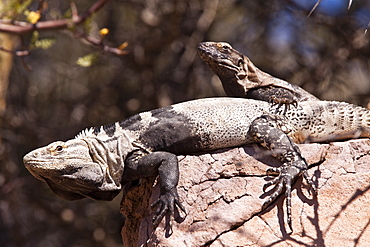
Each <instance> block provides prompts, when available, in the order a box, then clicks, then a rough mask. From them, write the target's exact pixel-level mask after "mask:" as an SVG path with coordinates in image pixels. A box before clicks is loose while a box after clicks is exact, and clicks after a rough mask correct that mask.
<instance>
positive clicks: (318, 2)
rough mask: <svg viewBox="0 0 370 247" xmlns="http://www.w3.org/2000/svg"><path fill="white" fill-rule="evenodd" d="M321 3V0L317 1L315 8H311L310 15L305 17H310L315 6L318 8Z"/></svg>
mask: <svg viewBox="0 0 370 247" xmlns="http://www.w3.org/2000/svg"><path fill="white" fill-rule="evenodd" d="M321 1H322V0H317V2H316V3H315V6H313V8H312V9H311V11H310V13H309V14H308V15H307V18H308V17H310V16H311V15H312V13H313V12H314V11H315V9H316V8H317V6H319V4H320V3H321Z"/></svg>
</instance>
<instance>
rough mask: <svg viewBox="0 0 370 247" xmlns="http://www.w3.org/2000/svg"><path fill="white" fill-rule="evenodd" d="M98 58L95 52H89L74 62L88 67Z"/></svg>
mask: <svg viewBox="0 0 370 247" xmlns="http://www.w3.org/2000/svg"><path fill="white" fill-rule="evenodd" d="M97 60H98V54H97V53H90V54H88V55H86V56H83V57H79V58H78V59H77V61H76V64H78V65H80V66H81V67H90V66H91V65H93V64H94V63H95V62H96V61H97Z"/></svg>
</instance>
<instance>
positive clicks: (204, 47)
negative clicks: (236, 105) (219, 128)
mask: <svg viewBox="0 0 370 247" xmlns="http://www.w3.org/2000/svg"><path fill="white" fill-rule="evenodd" d="M198 53H199V56H200V57H201V58H202V59H203V61H204V62H206V63H207V64H208V66H209V67H210V69H211V70H212V71H213V72H214V73H215V74H216V75H217V76H218V77H219V78H220V80H221V82H222V86H223V88H224V90H225V92H226V94H227V95H228V96H233V97H242V98H251V99H258V100H264V101H268V102H272V103H275V104H278V105H280V106H281V105H285V106H287V107H289V106H290V104H292V105H297V103H298V102H301V101H307V100H319V99H318V98H316V97H315V96H313V95H312V94H310V93H308V92H307V91H305V90H304V89H302V88H300V87H298V86H297V85H294V84H290V83H289V82H286V81H283V80H281V79H278V78H275V77H273V76H271V75H269V74H267V73H265V72H263V71H261V70H260V69H258V68H257V67H256V66H255V65H254V64H253V63H252V62H251V60H249V58H248V57H247V56H245V55H243V54H242V53H240V52H239V51H237V50H235V49H233V48H232V47H231V45H230V44H228V43H226V42H202V43H200V44H199V45H198Z"/></svg>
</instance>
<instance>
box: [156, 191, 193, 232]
mask: <svg viewBox="0 0 370 247" xmlns="http://www.w3.org/2000/svg"><path fill="white" fill-rule="evenodd" d="M175 206H177V208H179V209H180V210H181V211H182V212H183V213H184V214H185V216H184V218H185V217H186V215H187V213H186V210H185V207H184V206H183V205H182V204H181V203H180V200H179V196H178V194H177V191H176V188H174V189H173V190H170V191H167V192H165V193H164V194H162V195H161V196H160V197H159V198H158V199H157V200H156V201H155V202H154V203H153V204H152V205H151V207H152V208H156V211H155V213H154V216H153V229H156V228H157V227H158V225H159V223H160V222H161V221H162V219H163V218H164V216H165V215H166V214H168V215H170V216H171V215H173V214H174V211H175ZM175 220H176V221H178V219H175ZM166 228H169V229H172V226H171V221H170V220H168V221H167V222H166ZM171 232H172V231H171Z"/></svg>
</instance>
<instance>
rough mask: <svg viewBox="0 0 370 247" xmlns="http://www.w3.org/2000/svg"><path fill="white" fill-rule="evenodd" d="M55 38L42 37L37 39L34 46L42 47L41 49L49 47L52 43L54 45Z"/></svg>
mask: <svg viewBox="0 0 370 247" xmlns="http://www.w3.org/2000/svg"><path fill="white" fill-rule="evenodd" d="M54 43H55V39H40V40H37V41H36V42H35V44H34V48H41V49H44V50H46V49H48V48H49V47H51V46H52V45H54Z"/></svg>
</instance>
